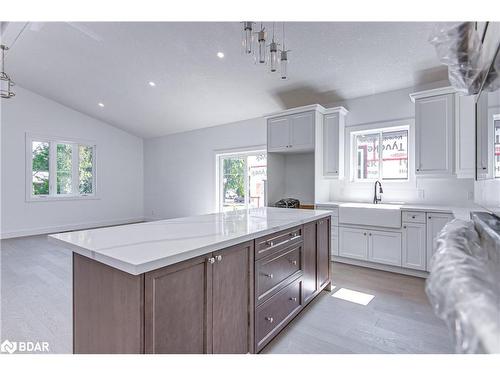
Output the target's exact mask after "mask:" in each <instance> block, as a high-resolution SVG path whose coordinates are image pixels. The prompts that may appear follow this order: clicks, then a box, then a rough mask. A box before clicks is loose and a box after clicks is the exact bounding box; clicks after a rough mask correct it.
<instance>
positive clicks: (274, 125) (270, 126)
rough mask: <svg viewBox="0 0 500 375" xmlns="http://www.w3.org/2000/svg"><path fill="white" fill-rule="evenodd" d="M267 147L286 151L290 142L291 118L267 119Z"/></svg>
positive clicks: (272, 149) (270, 149) (271, 149)
mask: <svg viewBox="0 0 500 375" xmlns="http://www.w3.org/2000/svg"><path fill="white" fill-rule="evenodd" d="M267 134H268V136H267V149H268V150H269V151H286V150H287V149H288V145H289V144H290V131H289V119H288V118H287V117H280V118H273V119H269V120H267Z"/></svg>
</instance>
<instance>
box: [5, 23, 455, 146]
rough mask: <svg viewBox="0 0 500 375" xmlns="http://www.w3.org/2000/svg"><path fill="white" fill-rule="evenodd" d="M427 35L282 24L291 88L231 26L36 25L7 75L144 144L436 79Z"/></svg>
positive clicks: (371, 27)
mask: <svg viewBox="0 0 500 375" xmlns="http://www.w3.org/2000/svg"><path fill="white" fill-rule="evenodd" d="M268 25H269V26H270V24H268ZM278 25H279V24H278ZM11 26H12V27H11ZM15 26H16V25H15V24H14V25H12V24H11V25H10V26H9V27H10V29H11V30H12V29H13V28H14V29H15ZM17 26H18V27H19V26H21V25H17ZM432 26H433V24H431V23H352V22H344V23H342V22H331V23H324V22H323V23H309V22H297V23H288V24H287V29H286V34H287V47H288V48H289V49H291V50H292V52H291V53H290V64H289V65H290V67H289V68H290V69H289V75H290V79H289V80H287V81H282V80H280V79H279V77H278V76H275V75H272V74H271V73H268V72H267V71H266V70H265V69H264V68H263V67H261V66H257V65H254V64H253V63H252V61H251V59H250V58H249V57H248V56H245V55H244V54H242V52H241V47H240V46H241V44H240V43H241V42H240V37H241V31H240V30H241V25H240V24H239V23H238V22H231V23H224V22H210V23H200V22H183V23H173V22H163V23H138V22H129V23H126V22H93V23H78V24H77V23H43V24H34V25H33V24H32V25H30V26H28V27H27V28H26V29H25V31H24V32H23V33H22V34H21V36H20V37H19V39H18V40H17V42H16V43H15V45H14V47H13V48H12V50H11V51H10V52H9V54H8V56H7V59H6V64H7V67H8V69H7V70H8V71H9V72H10V74H11V75H12V77H13V78H14V79H15V81H16V82H17V83H18V84H19V85H21V86H23V87H26V88H28V89H30V90H32V91H34V92H36V93H39V94H41V95H44V96H46V97H49V98H51V99H53V100H55V101H57V102H60V103H62V104H64V105H67V106H69V107H71V108H74V109H76V110H78V111H81V112H83V113H86V114H88V115H90V116H93V117H96V118H98V119H101V120H103V121H106V122H108V123H110V124H112V125H115V126H117V127H120V128H122V129H124V130H126V131H129V132H131V133H133V134H136V135H139V136H141V137H145V138H149V137H155V136H160V135H165V134H170V133H175V132H181V131H186V130H192V129H197V128H202V127H208V126H214V125H218V124H224V123H229V122H233V121H238V120H243V119H249V118H254V117H259V116H261V115H263V114H266V113H270V112H274V111H277V110H280V109H284V108H290V107H295V106H299V105H306V104H312V103H320V104H327V103H332V102H334V101H337V100H340V99H349V98H353V97H359V96H365V95H370V94H374V93H378V92H384V91H389V90H394V89H398V88H402V87H408V86H412V85H416V84H421V83H427V82H429V81H434V80H438V79H443V78H445V77H443V75H442V73H443V69H440V68H438V66H439V62H438V61H437V58H436V54H435V52H434V49H433V47H432V46H431V45H430V44H429V43H428V41H427V40H428V37H429V33H430V32H431V30H432ZM278 29H281V28H280V27H279V28H278ZM7 31H9V28H8V29H7ZM277 34H278V35H279V36H280V35H281V32H277ZM6 35H8V33H7V32H6ZM218 51H222V52H224V54H225V57H224V58H223V59H219V58H218V57H217V56H216V54H217V52H218ZM149 81H154V82H155V83H156V87H150V86H149V85H148V82H149ZM13 100H15V98H14V99H13ZM98 102H102V103H104V105H105V107H104V108H101V107H99V106H98V105H97V103H98Z"/></svg>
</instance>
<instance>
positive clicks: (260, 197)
mask: <svg viewBox="0 0 500 375" xmlns="http://www.w3.org/2000/svg"><path fill="white" fill-rule="evenodd" d="M217 166H218V167H217V174H218V191H217V200H218V205H219V207H218V209H219V211H220V212H225V211H232V210H236V209H240V208H257V207H264V205H265V181H266V180H267V154H266V152H265V151H251V152H241V153H231V154H219V155H217Z"/></svg>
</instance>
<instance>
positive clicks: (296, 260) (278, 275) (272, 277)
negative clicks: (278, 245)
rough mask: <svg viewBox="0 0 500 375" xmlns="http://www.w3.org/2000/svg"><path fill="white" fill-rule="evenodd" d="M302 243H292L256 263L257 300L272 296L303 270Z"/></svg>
mask: <svg viewBox="0 0 500 375" xmlns="http://www.w3.org/2000/svg"><path fill="white" fill-rule="evenodd" d="M302 251H303V247H302V244H295V245H291V246H289V247H287V248H285V249H283V250H281V251H279V252H275V253H273V254H271V255H270V256H268V257H266V258H263V259H259V260H258V261H257V262H256V263H255V302H256V303H257V304H260V303H262V302H264V301H265V300H266V299H268V298H270V297H271V296H272V295H273V294H275V293H276V292H277V291H278V290H280V289H281V288H282V287H283V286H284V285H286V284H287V283H288V282H289V280H290V279H291V278H293V276H294V275H297V274H298V273H299V272H300V271H301V270H302V263H303V262H302Z"/></svg>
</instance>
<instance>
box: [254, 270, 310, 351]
mask: <svg viewBox="0 0 500 375" xmlns="http://www.w3.org/2000/svg"><path fill="white" fill-rule="evenodd" d="M301 294H302V280H301V279H300V278H299V279H297V280H295V281H294V282H292V283H291V284H289V285H288V286H287V287H286V288H284V289H282V290H281V291H280V292H279V293H277V294H276V295H275V296H273V297H272V298H271V299H269V300H268V301H266V302H265V303H263V304H262V305H261V306H259V307H257V310H256V312H255V343H256V351H257V352H258V351H259V350H261V349H262V348H263V347H264V346H265V345H266V344H267V343H268V342H269V341H271V340H272V338H273V337H274V336H275V335H276V334H277V333H278V332H279V331H280V330H281V329H282V328H283V327H285V325H286V324H287V323H288V322H289V321H290V320H291V319H292V318H293V317H294V316H295V315H296V314H297V313H298V312H299V311H300V309H301V307H302V305H301V303H302V302H301V300H302V298H301V297H302V296H301Z"/></svg>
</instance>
